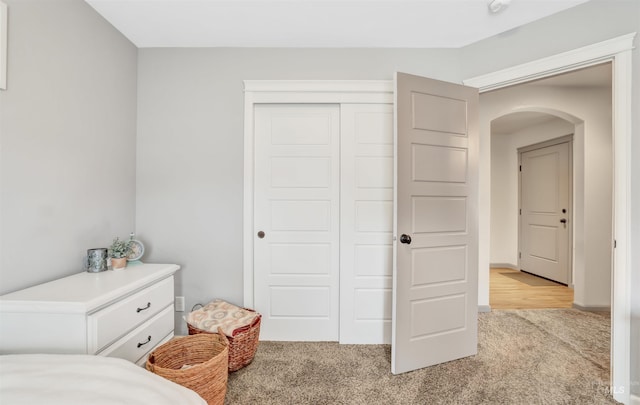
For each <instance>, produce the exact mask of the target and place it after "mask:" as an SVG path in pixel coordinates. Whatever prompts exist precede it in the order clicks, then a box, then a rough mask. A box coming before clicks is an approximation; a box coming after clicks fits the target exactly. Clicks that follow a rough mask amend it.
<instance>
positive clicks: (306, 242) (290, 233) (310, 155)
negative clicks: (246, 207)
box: [254, 104, 340, 341]
mask: <svg viewBox="0 0 640 405" xmlns="http://www.w3.org/2000/svg"><path fill="white" fill-rule="evenodd" d="M339 135H340V109H339V106H338V105H330V104H328V105H311V104H297V105H282V104H264V105H256V107H255V185H254V187H255V194H254V195H255V202H254V210H255V216H254V238H255V242H254V282H255V290H254V300H255V307H256V309H257V310H258V311H259V312H261V313H262V315H263V318H262V319H263V320H262V325H261V331H260V338H261V339H263V340H302V341H314V340H315V341H337V340H338V323H339V312H338V311H339V281H338V278H339V260H340V254H339V234H338V232H339V224H340V222H339V221H340V201H339V197H340V136H339Z"/></svg>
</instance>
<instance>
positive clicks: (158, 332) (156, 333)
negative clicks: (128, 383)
mask: <svg viewBox="0 0 640 405" xmlns="http://www.w3.org/2000/svg"><path fill="white" fill-rule="evenodd" d="M173 323H174V318H173V305H170V306H168V307H167V308H165V309H164V310H163V311H162V312H160V313H159V314H157V315H156V316H154V317H153V318H151V319H149V320H148V321H147V322H145V323H143V324H142V325H140V326H139V327H138V328H136V329H135V330H133V331H132V332H130V333H129V334H127V335H126V336H124V337H123V338H122V339H120V340H118V341H117V342H115V343H113V344H112V345H111V346H108V347H107V348H106V349H104V350H103V351H102V352H100V353H98V354H99V355H101V356H109V357H118V358H121V359H125V360H129V361H131V362H136V361H138V360H139V359H140V358H142V357H143V356H145V355H147V354H148V353H149V352H150V351H151V349H153V348H154V347H156V346H157V345H158V344H160V343H161V342H162V341H163V340H164V339H165V337H167V335H169V334H171V333H172V332H173V326H174V325H173Z"/></svg>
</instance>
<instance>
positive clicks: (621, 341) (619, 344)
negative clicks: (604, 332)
mask: <svg viewBox="0 0 640 405" xmlns="http://www.w3.org/2000/svg"><path fill="white" fill-rule="evenodd" d="M635 36H636V33H635V32H634V33H630V34H627V35H623V36H620V37H617V38H613V39H610V40H607V41H603V42H599V43H596V44H593V45H589V46H585V47H582V48H578V49H574V50H572V51H568V52H565V53H562V54H558V55H553V56H550V57H547V58H543V59H539V60H536V61H533V62H529V63H525V64H522V65H518V66H514V67H512V68H508V69H504V70H500V71H497V72H493V73H489V74H486V75H482V76H477V77H473V78H470V79H467V80H464V81H463V83H464V84H465V85H467V86H472V87H477V88H478V89H479V90H480V92H481V93H483V92H486V91H490V90H496V89H500V88H504V87H508V86H512V85H515V84H520V83H524V82H528V81H531V80H534V79H540V78H543V77H548V76H552V75H556V74H559V73H566V72H570V71H573V70H576V69H582V68H585V67H589V66H593V65H597V64H600V63H605V62H612V64H613V84H612V88H613V128H614V132H613V142H614V146H613V147H614V161H615V164H614V219H613V221H614V240H615V243H616V247H615V248H613V241H611V242H612V243H611V245H612V249H613V257H614V263H613V266H612V267H613V274H612V293H611V309H612V312H611V388H612V391H611V392H612V394H613V398H614V399H615V400H616V401H619V402H622V403H624V404H629V403H630V401H631V396H630V388H631V360H630V358H631V323H630V317H631V247H630V246H629V243H630V241H631V225H630V208H631V175H630V173H631V169H630V167H631V166H630V165H631V122H632V110H631V104H632V102H631V97H632V93H631V91H632V89H631V76H632V75H631V72H632V70H631V69H632V55H631V51H632V50H633V40H634V38H635ZM482 214H483V213H481V214H480V215H482ZM484 214H486V215H490V213H484ZM481 232H482V230H481ZM481 265H482V264H481ZM480 268H482V267H480Z"/></svg>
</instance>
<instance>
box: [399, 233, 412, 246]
mask: <svg viewBox="0 0 640 405" xmlns="http://www.w3.org/2000/svg"><path fill="white" fill-rule="evenodd" d="M400 243H406V244H407V245H410V244H411V236H409V235H405V234H404V233H403V234H402V235H400Z"/></svg>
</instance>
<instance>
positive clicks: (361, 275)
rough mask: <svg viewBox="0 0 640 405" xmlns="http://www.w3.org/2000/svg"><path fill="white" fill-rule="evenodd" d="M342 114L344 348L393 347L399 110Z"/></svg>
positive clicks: (346, 107) (345, 107)
mask: <svg viewBox="0 0 640 405" xmlns="http://www.w3.org/2000/svg"><path fill="white" fill-rule="evenodd" d="M340 113H341V114H340V117H341V120H340V122H341V143H340V144H341V151H340V153H341V155H340V156H341V183H340V189H341V192H340V198H341V200H340V210H341V215H340V217H341V221H340V246H341V248H340V343H371V344H374V343H390V342H391V288H392V282H391V276H392V274H391V272H392V265H393V257H392V256H393V249H392V229H393V106H392V105H391V104H342V105H341V110H340Z"/></svg>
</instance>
